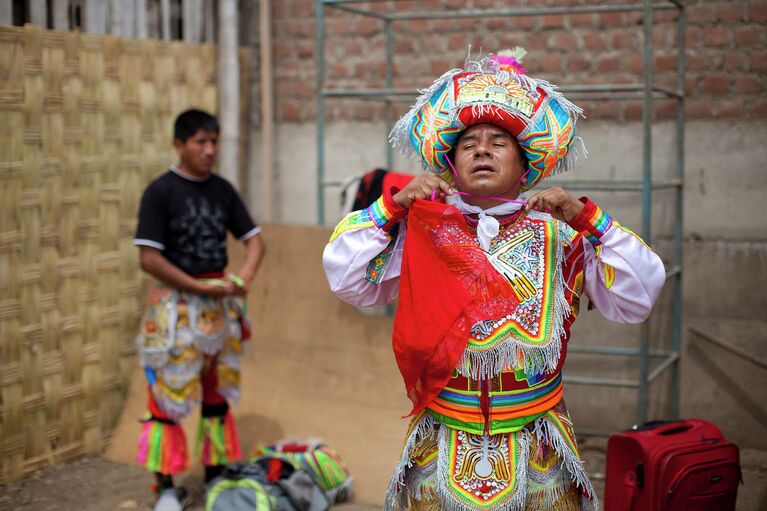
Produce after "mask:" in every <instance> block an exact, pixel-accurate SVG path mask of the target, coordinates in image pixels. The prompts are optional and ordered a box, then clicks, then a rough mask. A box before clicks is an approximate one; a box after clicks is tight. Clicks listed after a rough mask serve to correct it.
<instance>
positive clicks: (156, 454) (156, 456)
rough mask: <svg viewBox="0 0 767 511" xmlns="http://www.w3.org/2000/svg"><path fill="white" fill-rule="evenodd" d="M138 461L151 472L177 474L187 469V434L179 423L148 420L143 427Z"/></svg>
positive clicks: (137, 453)
mask: <svg viewBox="0 0 767 511" xmlns="http://www.w3.org/2000/svg"><path fill="white" fill-rule="evenodd" d="M136 463H138V464H139V465H143V466H145V467H146V469H147V470H149V471H150V472H158V473H160V474H176V473H179V472H183V471H184V470H186V465H187V452H186V436H185V435H184V430H183V429H182V428H181V426H180V425H178V424H169V423H165V422H160V421H157V420H152V419H150V420H147V421H146V422H144V425H143V427H142V429H141V437H140V438H139V442H138V449H137V452H136Z"/></svg>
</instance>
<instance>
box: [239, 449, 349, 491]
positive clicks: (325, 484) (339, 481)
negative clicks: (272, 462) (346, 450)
mask: <svg viewBox="0 0 767 511" xmlns="http://www.w3.org/2000/svg"><path fill="white" fill-rule="evenodd" d="M272 458H276V459H280V460H283V461H285V462H287V463H289V464H290V465H291V466H293V467H294V468H297V469H302V470H304V471H306V472H307V473H309V474H310V475H311V476H312V479H313V480H314V481H315V482H316V483H317V485H318V486H319V487H320V488H322V490H323V491H325V493H326V495H328V497H329V498H330V500H331V502H336V503H338V502H342V501H344V500H348V499H350V498H351V495H352V487H353V483H354V478H353V477H352V475H351V473H350V472H349V468H348V467H347V466H346V463H345V462H344V461H343V460H342V459H341V457H340V456H339V455H338V453H337V452H336V451H335V450H334V449H332V448H330V447H328V446H327V445H323V444H319V443H314V442H309V443H303V442H281V443H278V444H277V445H273V446H263V447H260V448H258V449H256V451H255V452H254V453H253V457H252V459H251V461H253V462H258V461H259V460H264V459H272Z"/></svg>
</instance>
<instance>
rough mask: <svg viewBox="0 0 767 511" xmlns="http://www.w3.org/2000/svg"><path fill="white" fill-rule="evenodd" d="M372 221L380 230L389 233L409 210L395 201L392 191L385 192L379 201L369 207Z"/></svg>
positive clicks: (368, 210)
mask: <svg viewBox="0 0 767 511" xmlns="http://www.w3.org/2000/svg"><path fill="white" fill-rule="evenodd" d="M366 211H367V212H368V215H369V216H370V219H371V220H373V223H374V224H375V225H376V227H378V228H379V229H383V230H384V231H386V232H389V230H391V228H392V227H393V226H394V225H395V224H396V223H397V222H399V221H400V220H401V219H402V218H404V217H405V215H407V209H406V208H403V207H402V206H400V205H399V204H397V203H396V202H395V201H394V198H393V197H392V195H391V192H390V191H388V190H387V191H384V194H383V195H381V196H380V197H379V198H378V200H376V201H375V202H374V203H373V204H371V205H370V206H368V208H367V210H366Z"/></svg>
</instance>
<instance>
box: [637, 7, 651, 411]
mask: <svg viewBox="0 0 767 511" xmlns="http://www.w3.org/2000/svg"><path fill="white" fill-rule="evenodd" d="M652 25H653V6H652V2H650V0H644V26H643V28H644V45H643V50H644V98H643V100H642V160H643V167H642V180H643V189H642V236H643V237H644V240H645V241H646V242H647V243H648V244H650V243H651V234H652V233H651V231H650V226H651V221H652V114H653V112H652V83H653V72H652V71H653V55H652ZM649 344H650V321H649V319H648V320H646V321H645V322H644V323H643V324H642V330H641V333H640V339H639V399H638V410H637V422H638V423H639V424H642V423H644V422H646V421H647V403H648V391H647V390H648V389H647V386H648V380H647V369H648V358H649V357H648V352H649Z"/></svg>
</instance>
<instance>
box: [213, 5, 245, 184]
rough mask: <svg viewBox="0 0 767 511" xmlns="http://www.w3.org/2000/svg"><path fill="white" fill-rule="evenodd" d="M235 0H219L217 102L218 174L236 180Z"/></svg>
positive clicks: (237, 73)
mask: <svg viewBox="0 0 767 511" xmlns="http://www.w3.org/2000/svg"><path fill="white" fill-rule="evenodd" d="M237 28H238V23H237V0H219V1H218V101H219V103H218V104H219V121H220V123H221V136H220V144H219V147H220V148H221V153H220V154H221V157H220V158H219V173H220V174H221V175H222V176H223V177H225V178H226V179H228V180H229V181H230V182H231V183H232V184H233V185H234V186H235V187H236V188H238V189H239V188H240V183H239V179H238V176H239V169H240V166H239V149H240V143H239V141H240V63H239V55H238V50H239V37H238V30H237Z"/></svg>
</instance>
